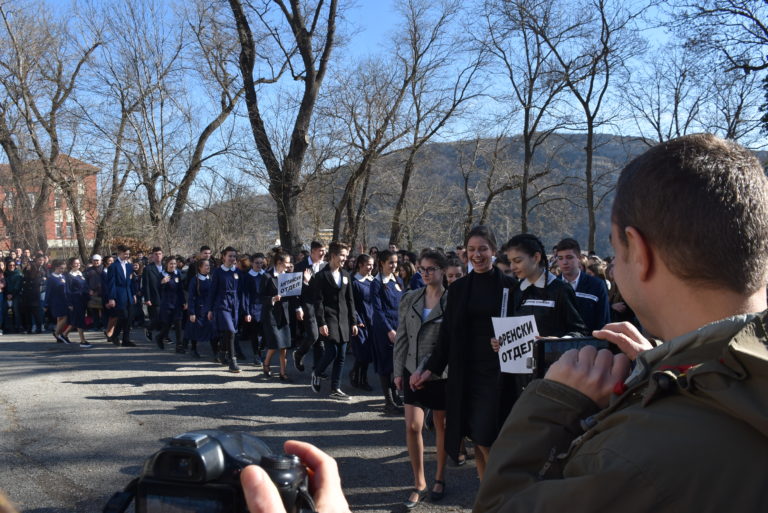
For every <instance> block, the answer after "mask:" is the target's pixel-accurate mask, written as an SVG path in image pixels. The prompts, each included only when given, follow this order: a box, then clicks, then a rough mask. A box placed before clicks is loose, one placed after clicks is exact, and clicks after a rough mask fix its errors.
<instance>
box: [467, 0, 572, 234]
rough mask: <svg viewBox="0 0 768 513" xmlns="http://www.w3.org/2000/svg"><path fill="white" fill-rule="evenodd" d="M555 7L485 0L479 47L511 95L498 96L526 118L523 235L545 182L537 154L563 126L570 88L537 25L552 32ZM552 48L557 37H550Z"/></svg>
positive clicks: (526, 0) (536, 1)
mask: <svg viewBox="0 0 768 513" xmlns="http://www.w3.org/2000/svg"><path fill="white" fill-rule="evenodd" d="M553 15H555V16H556V13H554V12H553V6H552V2H549V1H541V0H513V1H506V0H505V1H501V0H486V1H485V2H484V5H483V11H482V14H481V16H482V20H483V32H482V33H481V34H480V35H479V36H478V37H477V41H478V43H479V44H480V45H481V47H482V48H484V49H486V50H487V51H488V52H489V53H490V54H491V55H492V56H493V57H494V62H496V63H497V66H498V68H497V69H495V70H494V74H498V75H500V76H503V77H504V79H506V81H507V82H508V84H509V86H510V89H511V90H510V91H509V92H505V93H501V94H499V95H498V96H497V101H499V102H500V103H502V104H509V105H511V108H512V109H514V110H515V112H516V113H517V112H519V115H521V117H522V127H521V141H522V145H523V148H522V150H523V158H522V177H521V184H520V188H519V193H520V194H519V196H520V230H521V231H522V232H524V233H525V232H527V231H528V217H529V214H530V212H531V210H532V208H533V203H532V202H533V201H534V200H535V198H536V195H537V192H536V191H535V188H534V187H533V184H534V182H536V181H537V180H540V179H541V178H543V177H544V176H545V174H546V173H545V171H544V170H546V169H548V168H546V167H539V168H538V169H535V165H534V164H535V159H536V152H537V150H538V149H539V148H540V147H541V146H542V145H544V143H545V142H546V141H547V140H548V139H549V137H550V136H551V135H552V134H553V133H555V131H557V130H559V129H562V128H564V124H563V123H562V122H561V121H559V120H558V119H557V117H556V116H553V115H552V111H553V110H554V109H555V108H556V107H557V102H558V97H559V96H560V93H561V92H562V91H563V89H564V88H565V87H566V82H565V80H564V79H563V74H562V73H560V70H559V67H558V64H557V62H556V60H555V57H554V55H553V51H552V49H551V47H550V46H548V45H547V44H546V43H545V41H544V37H543V35H542V34H541V33H540V32H539V31H537V30H535V27H536V25H537V24H538V25H540V26H549V24H550V21H551V18H552V16H553ZM552 39H553V42H554V36H552Z"/></svg>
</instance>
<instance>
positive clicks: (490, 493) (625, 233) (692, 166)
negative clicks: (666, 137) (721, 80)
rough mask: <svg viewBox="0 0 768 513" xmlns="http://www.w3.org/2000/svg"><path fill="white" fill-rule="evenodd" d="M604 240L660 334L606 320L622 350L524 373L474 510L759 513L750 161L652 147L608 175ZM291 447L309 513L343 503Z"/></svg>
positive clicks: (760, 289)
mask: <svg viewBox="0 0 768 513" xmlns="http://www.w3.org/2000/svg"><path fill="white" fill-rule="evenodd" d="M611 243H612V245H613V247H614V250H615V253H616V255H615V256H616V260H615V270H614V276H615V278H616V281H617V283H618V286H619V287H620V289H621V291H622V294H623V295H624V297H625V299H626V301H627V303H628V304H629V305H630V306H631V307H632V308H633V309H634V311H635V312H636V314H637V317H638V318H639V320H640V322H641V323H642V325H643V326H644V327H645V328H646V329H647V331H648V332H649V333H652V334H654V336H656V337H658V338H659V339H660V340H662V341H663V343H662V344H661V345H659V346H658V347H655V348H654V347H653V344H651V342H650V341H648V340H647V339H645V338H644V337H643V336H642V335H641V334H640V333H639V332H638V331H637V330H636V329H635V328H634V327H633V326H632V325H630V324H628V323H617V324H609V325H607V326H605V328H604V329H603V330H601V331H596V332H595V333H594V334H595V336H596V337H598V338H603V339H607V340H610V341H611V342H614V343H616V344H617V345H618V346H619V347H620V348H621V349H622V350H623V351H624V353H625V354H620V355H613V354H612V353H611V352H610V351H608V350H602V351H599V352H598V351H597V350H596V349H595V348H594V347H585V348H583V349H581V350H579V351H576V350H572V351H569V352H567V353H565V354H564V355H563V357H562V358H561V359H560V360H558V361H557V362H555V363H554V364H553V365H552V367H550V369H549V371H548V372H547V374H546V376H545V378H544V379H543V380H538V381H534V382H532V383H531V384H530V385H529V386H528V387H527V389H526V390H525V392H524V393H523V394H522V395H521V397H520V399H519V400H518V401H517V403H516V404H515V406H514V408H513V410H512V412H511V413H510V415H509V417H508V418H507V421H506V423H505V425H504V428H503V429H502V432H501V434H500V435H499V437H498V438H497V440H496V442H495V444H494V445H493V447H492V448H491V453H490V458H489V461H488V465H487V467H486V472H485V477H484V479H483V482H482V483H481V487H480V491H479V494H478V497H477V500H476V503H475V507H474V511H476V512H496V511H505V512H506V511H537V512H549V511H558V512H559V511H569V512H580V511H588V512H595V511H621V512H622V513H629V512H635V511H637V512H647V511H654V512H667V511H668V512H678V511H763V510H765V509H766V507H768V489H766V487H765V483H764V481H765V478H764V475H765V474H764V467H765V463H764V455H765V454H766V453H767V452H768V422H767V420H768V415H767V414H766V411H768V407H766V402H767V401H768V400H766V393H765V391H766V389H768V334H766V320H767V319H766V312H765V309H766V290H765V286H766V271H767V270H768V180H767V179H766V177H765V175H764V172H763V168H762V166H761V165H760V163H759V162H758V160H757V159H756V158H755V157H754V156H753V155H752V154H751V153H750V152H749V151H747V150H745V149H744V148H742V147H740V146H738V145H737V144H735V143H733V142H730V141H724V140H722V139H718V138H716V137H714V136H711V135H692V136H685V137H682V138H679V139H675V140H672V141H669V142H667V143H662V144H660V145H658V146H655V147H654V148H652V149H650V150H649V151H647V152H646V153H644V154H643V155H641V156H640V157H638V158H636V159H635V160H633V161H632V162H631V163H630V164H629V165H627V167H626V168H625V169H624V170H623V171H622V173H621V176H620V178H619V181H618V185H617V190H616V199H615V202H614V206H613V212H612V229H611ZM630 360H634V369H633V370H632V373H631V374H630ZM288 448H289V447H286V449H288ZM290 449H291V450H293V451H294V452H296V453H299V452H300V450H301V451H304V452H303V454H302V456H303V459H304V461H306V462H307V464H308V465H309V466H310V467H311V468H313V470H314V471H315V474H314V476H313V483H312V484H313V486H314V487H313V489H314V490H316V492H315V493H316V495H317V496H318V497H322V498H323V499H324V500H322V501H321V500H318V501H317V510H318V511H321V512H323V513H330V512H334V511H346V510H347V505H346V503H345V502H342V499H343V495H342V494H341V488H340V484H339V480H338V472H337V470H336V468H335V466H334V465H333V463H332V462H333V460H332V459H331V458H330V457H328V456H325V455H323V454H322V453H321V452H320V451H318V450H315V449H314V448H311V449H310V448H306V447H301V448H300V450H299V448H298V447H294V446H293V445H292V446H290ZM242 481H243V483H244V487H245V493H246V497H247V499H248V503H249V506H250V508H251V509H250V511H251V513H257V512H261V511H267V510H265V509H262V508H260V507H259V506H258V505H257V502H258V501H257V499H258V500H263V501H274V500H275V499H274V498H275V496H277V492H276V490H274V487H269V486H260V487H257V486H256V484H260V483H263V475H262V473H261V472H260V471H259V470H258V469H255V467H248V468H247V469H246V471H244V472H243V478H242ZM330 500H334V501H339V502H338V507H334V504H333V503H329V502H330Z"/></svg>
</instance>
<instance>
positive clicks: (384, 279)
mask: <svg viewBox="0 0 768 513" xmlns="http://www.w3.org/2000/svg"><path fill="white" fill-rule="evenodd" d="M378 278H379V280H381V283H383V284H384V285H386V284H387V283H389V282H390V281H394V282H395V283H397V278H395V275H394V274H390V275H389V276H383V275H382V274H381V273H379V275H378Z"/></svg>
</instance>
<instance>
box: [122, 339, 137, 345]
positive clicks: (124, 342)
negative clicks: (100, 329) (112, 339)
mask: <svg viewBox="0 0 768 513" xmlns="http://www.w3.org/2000/svg"><path fill="white" fill-rule="evenodd" d="M123 347H138V346H136V344H134V343H133V342H131V341H130V340H123Z"/></svg>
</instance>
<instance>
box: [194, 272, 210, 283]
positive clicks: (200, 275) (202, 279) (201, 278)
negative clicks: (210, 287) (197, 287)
mask: <svg viewBox="0 0 768 513" xmlns="http://www.w3.org/2000/svg"><path fill="white" fill-rule="evenodd" d="M197 279H198V280H200V281H205V280H207V279H208V275H207V274H200V273H197Z"/></svg>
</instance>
